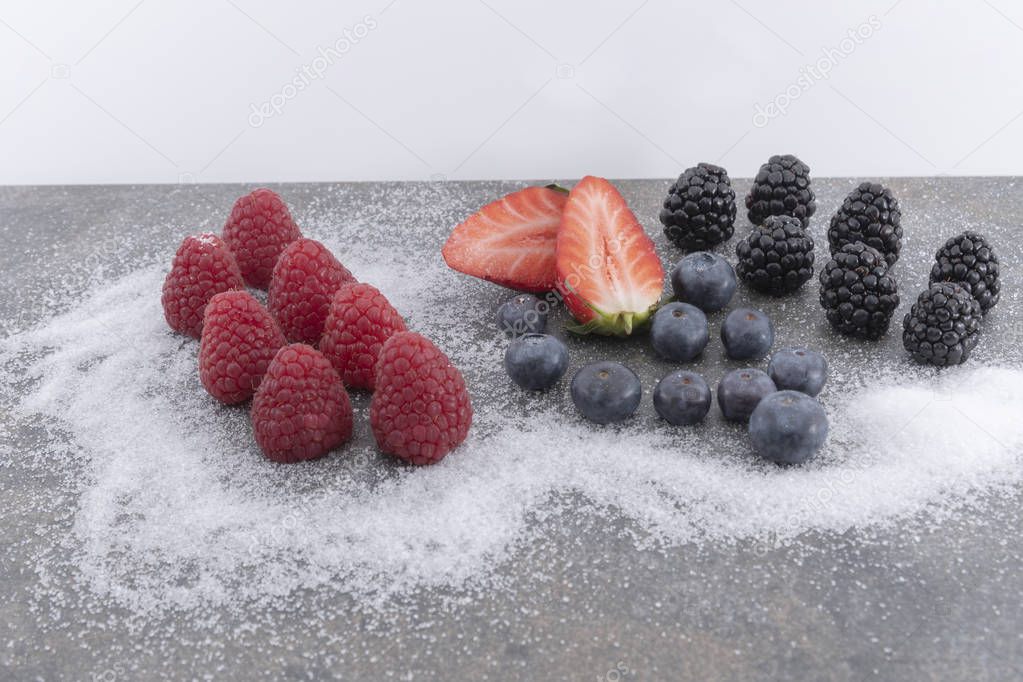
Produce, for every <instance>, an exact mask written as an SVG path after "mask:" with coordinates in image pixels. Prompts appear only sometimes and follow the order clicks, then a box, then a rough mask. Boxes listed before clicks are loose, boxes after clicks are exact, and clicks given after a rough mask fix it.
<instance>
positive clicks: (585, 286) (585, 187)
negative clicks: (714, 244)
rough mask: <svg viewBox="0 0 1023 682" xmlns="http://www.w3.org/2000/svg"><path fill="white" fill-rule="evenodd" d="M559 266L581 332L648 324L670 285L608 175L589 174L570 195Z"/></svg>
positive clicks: (624, 331) (561, 286) (625, 331)
mask: <svg viewBox="0 0 1023 682" xmlns="http://www.w3.org/2000/svg"><path fill="white" fill-rule="evenodd" d="M556 267H557V273H558V290H559V291H560V292H561V294H562V295H563V296H564V299H565V305H566V306H567V307H568V309H569V310H570V311H571V312H572V315H573V316H574V317H575V319H576V321H577V322H578V323H579V324H578V325H576V326H574V327H570V329H571V330H572V331H575V332H578V333H594V334H604V335H615V336H628V335H629V334H631V333H632V332H633V330H634V329H636V328H638V327H642V326H643V325H645V324H646V322H647V321H648V320H649V318H650V316H651V314H652V313H653V311H654V310H656V308H657V305H658V303H659V301H660V298H661V293H662V291H663V289H664V268H663V266H662V265H661V260H660V258H658V256H657V253H656V252H655V250H654V243H653V241H652V240H651V239H650V237H648V236H647V234H646V232H644V231H643V226H642V225H640V224H639V221H638V220H636V216H635V215H634V214H633V213H632V211H631V210H629V207H628V206H627V205H626V203H625V199H624V198H623V197H622V195H621V194H619V192H618V190H617V189H615V187H614V185H612V184H611V183H610V182H608V181H607V180H605V179H603V178H597V177H593V176H587V177H585V178H583V179H582V180H580V181H579V183H578V184H577V185H576V186H575V187H574V188H573V189H572V192H571V194H569V197H568V203H567V204H566V205H565V210H564V213H563V214H562V218H561V228H560V230H559V232H558V240H557V260H556Z"/></svg>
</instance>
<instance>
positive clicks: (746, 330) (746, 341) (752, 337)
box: [721, 308, 774, 360]
mask: <svg viewBox="0 0 1023 682" xmlns="http://www.w3.org/2000/svg"><path fill="white" fill-rule="evenodd" d="M721 342H722V343H724V344H725V353H726V354H727V355H728V357H730V358H732V359H733V360H756V359H758V358H762V357H764V356H765V355H767V352H768V351H770V350H771V344H773V343H774V326H773V325H772V324H771V319H770V318H769V317H767V315H765V314H764V313H763V312H761V311H759V310H754V309H753V308H736V309H735V310H733V311H732V312H730V313H728V317H726V318H725V321H724V322H722V323H721Z"/></svg>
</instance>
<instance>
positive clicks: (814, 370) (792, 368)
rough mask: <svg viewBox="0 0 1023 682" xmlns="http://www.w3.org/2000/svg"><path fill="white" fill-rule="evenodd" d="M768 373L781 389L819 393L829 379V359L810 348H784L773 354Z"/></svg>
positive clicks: (812, 393) (811, 393) (810, 393)
mask: <svg viewBox="0 0 1023 682" xmlns="http://www.w3.org/2000/svg"><path fill="white" fill-rule="evenodd" d="M767 373H768V374H769V375H771V379H772V380H774V385H775V386H777V387H778V390H779V391H786V390H788V391H799V392H800V393H805V394H807V395H811V396H813V395H817V394H818V393H820V392H821V389H822V388H824V382H825V381H827V380H828V361H827V360H826V359H825V358H824V356H823V355H821V354H820V353H818V352H817V351H815V350H809V349H808V348H782V349H781V350H780V351H778V352H776V353H775V354H774V355H772V356H771V362H770V363H768V365H767Z"/></svg>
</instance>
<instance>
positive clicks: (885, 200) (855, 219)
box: [828, 182, 902, 266]
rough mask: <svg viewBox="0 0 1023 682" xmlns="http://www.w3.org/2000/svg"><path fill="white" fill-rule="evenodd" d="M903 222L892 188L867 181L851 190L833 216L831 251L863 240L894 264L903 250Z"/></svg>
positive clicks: (834, 251) (829, 238)
mask: <svg viewBox="0 0 1023 682" xmlns="http://www.w3.org/2000/svg"><path fill="white" fill-rule="evenodd" d="M901 222H902V211H900V210H899V200H898V199H896V198H895V196H894V195H893V194H892V193H891V190H889V189H887V188H886V187H884V186H882V185H879V184H877V183H876V182H864V183H862V184H860V186H859V187H857V188H856V189H854V190H853V191H852V192H850V193H849V196H847V197H846V198H845V201H843V202H842V205H841V206H840V207H839V209H838V211H837V212H836V213H835V215H833V216H832V217H831V227H830V228H828V244H829V245H830V247H831V253H836V252H838V250H839V249H841V248H842V247H843V246H845V245H846V244H852V243H854V242H863V243H864V244H866V245H867V246H872V247H874V248H875V249H877V250H878V251H880V252H881V254H882V255H883V256H884V259H885V260H886V261H888V265H889V266H892V265H894V264H895V261H897V260H899V252H900V251H901V250H902V224H901Z"/></svg>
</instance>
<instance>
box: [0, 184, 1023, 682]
mask: <svg viewBox="0 0 1023 682" xmlns="http://www.w3.org/2000/svg"><path fill="white" fill-rule="evenodd" d="M854 182H855V181H854V180H850V179H815V180H814V185H815V187H816V188H817V191H818V196H819V201H820V212H819V213H818V215H817V217H816V218H815V219H814V225H813V231H814V235H815V236H816V238H817V240H818V244H819V245H820V246H821V250H822V251H826V240H825V239H823V230H824V229H825V225H826V221H827V218H828V217H829V216H830V214H831V213H832V212H833V211H834V210H835V208H837V206H838V205H839V203H840V201H841V198H842V197H843V196H844V194H845V193H846V192H847V191H848V190H849V189H850V188H851V187H852V186H853V184H854ZM668 184H669V183H668V181H662V180H634V181H623V182H622V183H621V187H622V189H623V192H624V193H625V195H626V197H627V198H628V200H629V203H630V205H632V206H633V207H635V208H636V210H637V213H638V215H639V216H640V218H641V220H642V222H643V223H644V225H645V226H646V228H647V229H648V230H649V231H650V233H651V234H657V235H658V237H657V243H658V248H659V249H661V250H662V253H663V254H664V256H665V259H666V260H673V259H674V258H677V254H674V253H673V252H672V251H671V250H670V247H668V246H667V245H666V244H665V242H664V240H663V237H661V236H660V234H659V230H658V225H657V221H656V214H657V210H658V206H659V203H660V201H661V198H662V197H663V194H664V192H665V190H666V189H667V186H668ZM890 184H891V187H892V189H893V190H894V191H895V193H896V194H897V195H898V196H899V197H900V199H901V200H902V203H903V208H904V212H905V215H906V218H905V225H906V230H907V235H908V239H907V247H906V255H905V256H904V257H903V262H901V263H900V265H899V267H900V268H902V270H901V275H902V276H905V278H906V279H907V280H908V281H917V282H922V281H923V280H924V279H925V277H926V275H925V273H926V269H927V266H926V264H927V263H928V262H929V259H930V257H931V254H933V251H934V249H935V248H936V247H937V245H938V244H940V243H941V241H943V239H944V238H945V237H946V236H949V235H951V234H954V233H955V232H958V231H959V230H961V229H962V228H963V227H964V226H965V225H966V224H973V225H991V226H993V228H992V229H993V230H995V231H996V232H997V233H998V234H999V235H1001V236H1002V242H1003V243H1001V244H999V248H1000V253H1001V257H1002V261H1003V268H1004V272H1005V287H1006V290H1007V291H1012V290H1014V289H1018V287H1019V284H1020V276H1019V272H1020V267H1019V266H1020V265H1021V263H1023V248H1021V242H1023V227H1021V225H1023V181H1021V180H1017V179H1011V178H1000V179H996V178H990V179H985V178H971V179H963V178H930V179H892V180H890ZM516 186H518V183H495V182H485V183H437V184H432V185H424V186H423V187H421V188H420V191H417V192H416V193H415V195H416V196H421V197H425V200H426V201H431V202H451V203H452V204H453V205H454V207H453V209H452V214H459V213H467V212H468V211H469V210H470V209H471V208H473V207H474V206H478V205H480V204H482V203H484V202H486V201H488V200H490V199H491V198H493V197H494V196H495V195H497V194H498V193H500V192H503V191H508V190H510V189H511V188H513V187H516ZM400 187H401V185H399V184H386V183H369V184H352V185H347V186H344V187H343V190H344V191H343V192H342V195H343V196H344V197H345V201H351V202H359V201H363V200H365V201H372V202H377V203H379V205H380V206H381V210H382V211H383V212H384V213H385V214H386V212H387V210H388V203H387V202H388V196H389V193H391V192H392V190H394V191H396V190H397V189H399V188H400ZM747 187H748V181H746V180H737V181H736V189H737V192H738V193H739V194H740V196H741V195H742V194H743V193H744V192H745V190H746V188H747ZM337 188H338V186H336V185H316V184H308V185H288V186H284V187H282V188H281V189H282V191H284V192H285V193H286V195H287V197H288V200H289V202H290V203H291V204H292V206H293V208H294V212H295V214H296V216H298V217H301V216H302V215H303V213H305V212H306V211H308V210H310V209H311V207H312V206H314V205H316V206H320V208H322V206H321V205H320V204H321V203H322V202H323V201H330V200H331V199H330V197H331V196H335V195H336V194H332V192H333V191H334V190H336V189H337ZM247 189H248V188H247V187H243V186H234V185H213V186H202V187H198V186H110V187H3V188H0V235H2V239H3V249H2V250H0V273H2V277H3V281H4V283H5V286H4V290H3V291H4V295H3V296H0V315H2V318H3V319H4V321H5V331H6V332H7V333H11V332H14V331H17V330H18V329H20V328H23V327H28V326H31V325H33V324H35V323H37V322H38V321H39V320H40V319H41V318H42V317H44V316H46V315H48V314H49V312H48V310H49V306H48V305H43V304H42V303H41V301H42V300H43V299H48V298H51V295H50V292H51V291H52V289H53V288H54V287H55V286H56V283H57V282H59V283H60V287H61V288H63V289H64V291H63V292H62V293H63V294H67V293H69V292H73V291H74V290H75V289H76V287H84V286H85V285H86V283H87V281H88V279H89V276H90V274H91V273H92V272H93V271H95V269H96V268H97V267H106V268H109V269H112V270H113V271H117V270H127V269H130V268H131V267H132V263H152V262H163V261H164V260H166V258H167V257H168V254H170V253H171V252H173V249H174V247H175V246H176V244H177V242H178V240H179V239H180V236H181V235H180V231H173V230H167V229H161V228H158V227H156V226H166V225H182V226H194V227H195V228H196V229H198V228H200V227H202V228H212V229H216V228H217V227H218V226H219V223H220V221H221V220H222V215H223V213H224V211H225V207H227V206H229V205H230V203H231V202H232V200H233V199H234V197H236V196H238V195H239V194H241V193H243V192H244V191H247ZM403 196H406V195H403ZM324 197H326V198H324ZM743 213H744V212H742V211H740V219H739V220H738V221H737V232H738V233H739V234H743V233H744V230H746V229H748V224H747V222H746V220H745V217H744V216H743ZM450 227H451V224H450V222H449V221H440V220H434V221H431V220H430V219H429V218H424V220H423V221H422V222H421V223H420V224H415V225H409V226H408V230H409V231H410V233H413V232H414V234H415V241H416V243H417V244H418V245H419V246H420V247H422V248H438V247H439V245H440V244H441V243H442V240H443V238H444V235H445V234H446V232H447V230H448V229H450ZM187 229H190V228H187ZM112 244H113V245H114V247H115V248H114V247H112V246H111V245H112ZM733 244H734V242H733ZM44 255H45V258H43V256H44ZM41 263H42V265H41ZM815 288H816V287H815V286H814V291H813V292H810V293H808V294H807V299H806V300H808V301H812V298H813V296H815V295H816V292H815ZM917 288H919V287H917V286H910V287H907V289H908V291H907V292H904V296H903V308H902V309H901V310H900V313H901V312H902V311H904V310H905V306H906V305H907V304H908V302H909V299H910V298H912V297H913V296H914V295H915V289H917ZM490 291H491V293H488V294H487V295H488V296H491V297H492V300H491V301H486V302H485V304H486V306H488V307H489V306H492V305H493V304H496V303H497V301H499V300H500V299H501V298H502V294H501V293H500V292H499V291H497V290H496V287H495V288H492V290H490ZM741 295H742V296H746V297H749V294H747V293H745V292H743V293H742V294H741ZM754 298H756V297H754ZM1018 300H1019V299H1018V298H1015V297H1013V296H1011V295H1008V296H1007V297H1006V301H1005V302H1004V303H1003V304H1002V305H1001V306H1000V308H998V309H996V311H995V312H993V313H992V315H991V316H990V317H989V320H988V321H987V322H986V325H987V330H986V335H985V338H984V341H983V343H982V345H981V347H980V348H979V349H978V355H979V356H980V358H979V360H978V361H983V360H984V359H987V360H991V359H997V360H1002V361H1006V362H1010V363H1016V364H1018V363H1019V362H1020V351H1019V346H1020V342H1021V331H1020V327H1019V321H1018V320H1019V313H1020V312H1021V311H1020V309H1019V307H1018ZM756 301H757V302H759V304H762V305H764V306H765V308H767V309H768V310H769V312H770V313H771V314H772V315H773V316H775V318H776V319H777V320H779V322H780V323H781V324H784V320H785V316H786V315H788V314H790V312H791V308H790V309H789V311H790V312H786V310H785V309H784V308H783V307H781V306H780V305H776V304H775V303H773V302H771V301H764V300H762V299H759V298H756ZM487 323H489V320H487ZM483 327H484V325H483V324H482V323H481V328H480V333H481V334H485V333H491V331H490V330H489V328H487V329H484V328H483ZM810 331H811V332H812V333H813V334H815V335H816V336H817V337H818V345H819V346H820V347H821V348H823V349H824V350H825V352H829V351H832V350H841V351H843V352H842V357H846V358H853V359H854V360H855V359H856V358H868V357H869V355H870V353H874V352H878V351H877V349H876V348H874V347H870V348H869V349H868V348H866V347H864V346H862V345H859V346H857V345H856V344H853V343H852V342H849V341H846V340H844V339H839V338H836V337H835V336H834V335H831V334H829V333H828V331H827V329H826V327H824V326H823V325H821V326H820V327H816V328H814V329H812V330H810ZM897 336H898V335H897V334H891V335H889V338H888V339H887V340H886V341H885V342H883V344H882V345H881V347H880V349H881V351H882V352H888V353H890V354H897V353H899V352H900V349H899V341H898V338H897ZM603 343H608V344H610V343H613V342H599V341H598V342H596V345H595V346H594V347H595V348H596V349H598V351H595V353H596V354H599V349H600V348H602V346H601V345H600V344H603ZM607 347H610V346H607ZM623 347H624V348H625V349H626V350H625V351H623V352H625V353H627V354H629V356H630V357H631V359H632V361H633V362H634V364H636V365H637V366H639V367H640V368H641V373H643V374H644V378H645V379H646V378H648V375H649V376H653V375H654V374H655V373H656V372H658V371H660V370H659V369H657V368H656V367H655V366H652V365H651V364H650V363H651V360H650V359H649V356H648V354H646V353H645V352H640V351H639V350H637V347H636V346H629V345H626V346H623ZM837 355H838V353H837V352H836V356H837ZM703 362H704V364H703V370H704V371H706V372H708V373H715V372H716V373H718V374H720V371H721V369H722V367H723V366H724V365H725V361H722V360H721V359H720V357H719V356H717V355H714V356H712V357H708V358H706V359H705V360H704V361H703ZM838 369H840V370H848V369H850V368H849V367H840V368H838ZM0 391H7V395H5V396H4V398H3V400H2V401H0V410H2V412H0V414H3V415H4V424H5V426H4V428H3V433H2V435H0V438H2V441H0V444H2V445H3V450H2V451H0V452H2V456H3V458H4V460H5V461H4V462H3V465H2V466H0V518H2V524H0V547H3V548H4V549H0V585H2V586H3V589H2V592H0V677H2V678H4V679H69V680H80V679H86V680H92V679H101V680H121V679H153V678H166V679H203V678H210V679H244V680H254V679H281V678H292V679H320V678H326V677H336V678H342V679H473V680H481V679H495V680H499V679H525V680H545V679H573V680H576V679H577V680H619V679H620V680H632V679H635V680H650V679H699V680H707V679H725V680H749V679H781V680H825V679H828V680H867V679H885V680H903V679H912V680H962V679H969V680H976V681H978V682H979V681H981V680H1015V679H1021V678H1023V605H1021V595H1023V570H1021V559H1023V534H1021V532H1020V531H1021V524H1020V512H1019V510H1020V503H1021V501H1023V491H1021V490H1020V489H1018V488H1017V489H1015V490H1011V491H1008V492H1004V491H1003V492H1001V493H999V494H997V495H991V496H990V499H988V500H986V501H984V503H983V504H981V505H979V506H977V508H976V509H975V510H972V511H968V512H966V513H962V514H957V515H955V516H954V517H952V518H951V519H949V520H947V521H943V522H941V523H938V524H935V523H933V522H931V521H930V520H928V519H924V518H919V519H906V520H905V522H904V523H902V524H899V525H898V526H897V527H895V528H888V529H886V530H881V531H878V530H876V529H864V530H851V531H849V532H847V533H844V534H842V535H835V534H827V533H806V534H804V536H803V537H801V538H800V539H799V540H800V541H799V543H798V546H782V547H770V548H766V549H765V548H763V547H755V546H751V545H747V544H743V543H738V544H729V545H726V546H716V545H713V544H710V545H708V544H701V545H689V546H682V547H676V548H672V549H668V550H662V551H642V550H637V549H636V547H635V544H634V542H633V541H632V539H631V536H630V533H628V532H626V531H628V530H629V529H628V528H622V527H619V525H616V524H615V523H609V522H608V520H607V519H606V518H603V517H597V516H593V515H590V514H587V513H573V511H572V510H573V505H572V504H571V501H570V502H569V503H568V504H567V505H565V507H564V509H563V510H562V511H561V512H559V513H558V514H557V515H555V516H554V517H549V518H546V519H545V520H543V521H538V523H539V524H541V526H542V527H540V528H538V529H537V531H536V533H535V534H534V535H533V539H532V540H531V541H530V542H529V543H527V544H526V545H525V546H522V547H520V548H519V549H518V550H516V556H515V558H514V560H513V561H511V562H508V563H507V564H505V565H502V566H500V567H498V569H497V571H498V573H499V574H500V576H501V577H502V580H501V585H502V586H501V588H500V589H495V590H493V591H490V592H486V593H483V594H472V595H469V596H466V597H465V598H463V599H456V600H451V599H448V598H442V597H444V596H443V595H436V594H431V593H429V592H424V593H421V594H418V595H415V596H414V597H409V598H408V602H407V604H406V605H405V608H398V609H394V610H390V611H388V612H386V613H373V612H372V611H367V610H366V609H356V608H355V605H354V604H353V603H352V600H351V599H350V598H349V597H348V596H346V595H345V594H344V592H343V591H337V590H327V589H324V590H316V591H309V592H303V593H297V594H294V595H292V596H291V597H290V598H289V600H288V603H287V604H286V605H282V606H281V607H280V608H278V609H274V610H271V611H267V610H265V609H264V608H262V607H260V608H258V609H257V608H252V609H248V610H247V609H245V608H244V606H243V607H242V608H240V609H239V608H237V607H235V608H232V609H230V610H224V611H222V612H218V611H216V610H214V611H213V612H210V611H205V612H202V613H189V612H178V613H170V614H164V615H161V616H159V617H153V618H143V619H141V620H140V619H139V618H137V617H134V616H133V614H131V613H128V612H125V611H124V610H123V609H122V608H120V607H118V606H115V605H111V604H107V603H104V602H103V601H102V600H96V599H93V598H90V596H89V595H88V594H85V593H80V590H81V589H82V588H81V587H80V584H79V583H78V582H77V581H76V580H75V575H74V571H75V569H74V564H73V562H68V563H67V564H66V565H61V564H60V562H59V561H58V562H57V563H56V564H55V565H54V566H51V567H49V568H48V570H47V571H45V575H46V579H45V580H46V582H45V584H42V578H41V577H40V576H41V567H40V566H39V565H38V561H39V557H40V556H51V555H52V552H48V551H47V548H49V547H52V546H54V545H56V543H57V542H58V539H60V538H63V537H66V536H67V535H68V532H69V528H70V526H71V524H72V523H73V521H74V512H75V504H76V488H75V485H73V483H72V482H69V481H68V480H66V476H65V475H62V474H58V473H54V472H50V471H48V470H47V469H46V468H45V467H42V466H39V465H37V464H34V463H33V462H26V461H21V460H19V458H18V452H19V449H21V448H24V447H27V446H29V445H38V444H39V439H40V438H44V437H45V436H43V435H42V432H41V431H39V430H36V429H32V428H30V427H27V426H26V425H24V424H23V423H18V424H17V426H16V427H15V425H14V423H13V421H11V420H9V419H8V414H7V411H8V410H9V408H10V405H11V404H12V401H13V400H14V399H15V398H16V396H13V395H11V394H10V391H11V389H10V388H9V387H8V388H0ZM566 409H567V408H566ZM645 409H646V408H645ZM44 445H45V443H44ZM40 499H50V500H51V502H50V503H47V504H39V503H38V500H40ZM622 524H625V522H622ZM537 574H542V575H543V576H544V577H543V579H541V580H537V579H536V575H537Z"/></svg>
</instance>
